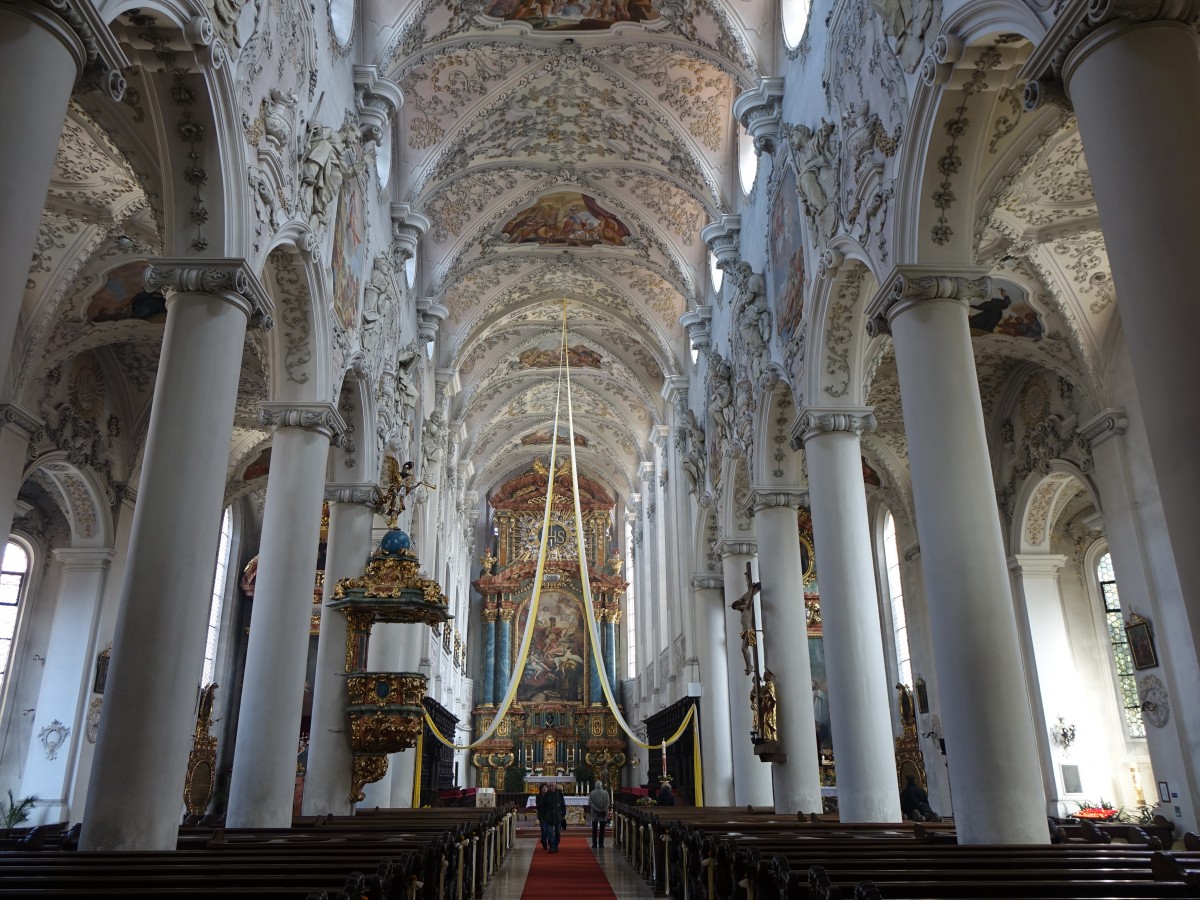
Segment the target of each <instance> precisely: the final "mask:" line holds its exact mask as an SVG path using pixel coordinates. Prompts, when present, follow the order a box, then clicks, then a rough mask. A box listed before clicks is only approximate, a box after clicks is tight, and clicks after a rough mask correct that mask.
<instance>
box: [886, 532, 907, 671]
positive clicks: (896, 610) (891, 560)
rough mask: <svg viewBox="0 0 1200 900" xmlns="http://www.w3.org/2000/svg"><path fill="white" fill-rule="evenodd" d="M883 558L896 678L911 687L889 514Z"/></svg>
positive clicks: (898, 568) (894, 538)
mask: <svg viewBox="0 0 1200 900" xmlns="http://www.w3.org/2000/svg"><path fill="white" fill-rule="evenodd" d="M883 558H884V564H885V565H886V566H887V588H888V599H889V601H890V602H891V610H892V633H893V635H894V637H895V640H896V673H897V677H898V678H899V680H900V681H902V682H903V683H904V684H907V685H908V686H909V687H910V688H911V687H912V686H913V677H912V659H911V654H910V653H909V650H908V619H907V618H906V617H905V615H904V589H903V588H902V587H900V554H899V553H898V552H897V550H896V520H895V519H894V518H892V514H891V513H890V512H889V513H888V514H887V515H886V516H885V517H884V520H883Z"/></svg>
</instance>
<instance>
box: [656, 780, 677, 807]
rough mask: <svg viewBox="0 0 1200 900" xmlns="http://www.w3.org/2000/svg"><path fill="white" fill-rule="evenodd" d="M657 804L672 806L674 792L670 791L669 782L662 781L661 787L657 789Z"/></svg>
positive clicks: (673, 803)
mask: <svg viewBox="0 0 1200 900" xmlns="http://www.w3.org/2000/svg"><path fill="white" fill-rule="evenodd" d="M658 805H659V806H674V805H675V794H674V793H672V791H671V782H669V781H664V782H663V783H662V787H661V788H659V790H658Z"/></svg>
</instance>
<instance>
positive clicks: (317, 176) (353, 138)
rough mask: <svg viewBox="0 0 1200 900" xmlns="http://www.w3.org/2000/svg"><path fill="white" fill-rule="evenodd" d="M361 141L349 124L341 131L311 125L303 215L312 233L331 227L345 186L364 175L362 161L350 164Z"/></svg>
mask: <svg viewBox="0 0 1200 900" xmlns="http://www.w3.org/2000/svg"><path fill="white" fill-rule="evenodd" d="M359 140H360V137H359V132H358V129H357V128H355V127H354V126H353V125H351V124H349V123H347V124H346V125H343V126H342V128H341V130H340V131H334V130H333V129H332V128H329V127H328V126H326V125H322V124H321V123H319V122H310V123H309V125H308V143H307V145H306V146H305V148H304V153H303V156H302V157H301V162H300V211H301V212H302V213H307V214H308V227H309V229H310V230H311V231H313V232H316V231H317V229H318V226H321V225H328V224H329V214H330V211H331V210H332V209H333V208H334V206H335V204H336V203H337V198H338V194H340V193H341V190H342V182H344V181H345V180H346V178H347V176H353V175H357V174H358V172H359V171H361V169H362V166H363V163H362V162H361V161H359V162H358V163H350V162H348V161H347V159H346V157H347V155H348V152H349V151H350V150H351V149H352V148H354V147H356V146H357V145H358V143H359Z"/></svg>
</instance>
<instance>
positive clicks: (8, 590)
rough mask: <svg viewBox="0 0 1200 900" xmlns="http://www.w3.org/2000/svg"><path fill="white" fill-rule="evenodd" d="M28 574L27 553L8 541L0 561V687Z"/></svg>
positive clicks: (2, 684)
mask: <svg viewBox="0 0 1200 900" xmlns="http://www.w3.org/2000/svg"><path fill="white" fill-rule="evenodd" d="M28 575H29V554H28V553H26V552H25V548H24V547H22V546H21V545H20V544H18V543H17V542H16V541H9V542H8V546H7V547H5V548H4V561H3V563H0V689H2V688H3V687H4V679H5V677H6V676H7V675H8V658H9V656H10V655H11V654H12V644H13V636H14V635H15V634H16V633H17V605H18V604H19V603H20V602H21V593H22V590H23V588H24V587H25V578H26V576H28Z"/></svg>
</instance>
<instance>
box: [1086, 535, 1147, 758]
mask: <svg viewBox="0 0 1200 900" xmlns="http://www.w3.org/2000/svg"><path fill="white" fill-rule="evenodd" d="M1096 580H1097V581H1098V582H1099V583H1100V599H1101V601H1102V602H1103V604H1104V624H1105V626H1106V627H1107V629H1108V640H1109V644H1110V645H1111V646H1112V655H1113V663H1114V665H1115V666H1116V670H1117V691H1118V695H1119V696H1118V699H1119V700H1120V702H1121V706H1122V707H1124V709H1125V731H1126V734H1128V735H1129V736H1130V737H1131V738H1144V737H1145V736H1146V723H1145V722H1143V721H1142V701H1141V699H1140V698H1139V697H1138V689H1137V681H1136V679H1135V678H1134V676H1135V674H1136V673H1135V672H1134V668H1133V656H1132V655H1131V654H1130V652H1129V639H1128V637H1127V636H1126V634H1125V619H1124V616H1123V615H1122V614H1121V599H1120V597H1119V596H1118V594H1117V579H1116V576H1115V575H1114V574H1113V566H1112V555H1111V554H1109V553H1105V554H1104V555H1103V556H1101V557H1100V561H1099V562H1097V563H1096Z"/></svg>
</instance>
